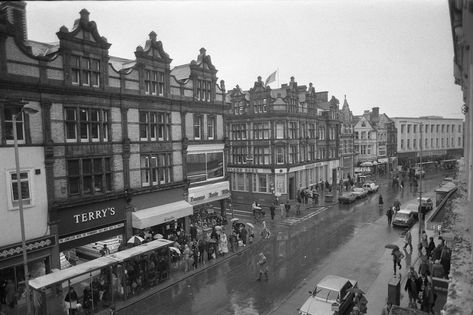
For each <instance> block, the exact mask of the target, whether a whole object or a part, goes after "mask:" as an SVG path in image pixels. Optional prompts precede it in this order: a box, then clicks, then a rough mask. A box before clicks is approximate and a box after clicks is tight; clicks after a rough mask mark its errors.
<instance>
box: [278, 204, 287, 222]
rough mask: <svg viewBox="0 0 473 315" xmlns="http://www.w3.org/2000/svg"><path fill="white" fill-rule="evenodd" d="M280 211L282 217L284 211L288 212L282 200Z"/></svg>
mask: <svg viewBox="0 0 473 315" xmlns="http://www.w3.org/2000/svg"><path fill="white" fill-rule="evenodd" d="M279 212H280V214H281V219H282V218H283V217H284V213H285V212H286V205H285V204H284V202H282V201H281V203H280V204H279Z"/></svg>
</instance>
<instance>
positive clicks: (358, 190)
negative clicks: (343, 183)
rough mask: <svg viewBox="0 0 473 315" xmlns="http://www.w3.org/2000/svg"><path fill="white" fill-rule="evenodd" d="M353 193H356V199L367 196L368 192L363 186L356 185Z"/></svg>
mask: <svg viewBox="0 0 473 315" xmlns="http://www.w3.org/2000/svg"><path fill="white" fill-rule="evenodd" d="M352 193H353V194H355V195H356V199H361V198H365V197H366V196H368V192H367V191H366V190H365V189H364V188H363V187H354V188H353V189H352Z"/></svg>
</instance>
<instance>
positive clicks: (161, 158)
mask: <svg viewBox="0 0 473 315" xmlns="http://www.w3.org/2000/svg"><path fill="white" fill-rule="evenodd" d="M171 182H172V158H171V154H170V153H163V154H149V155H142V156H141V185H142V186H143V187H146V186H156V185H164V184H167V183H171Z"/></svg>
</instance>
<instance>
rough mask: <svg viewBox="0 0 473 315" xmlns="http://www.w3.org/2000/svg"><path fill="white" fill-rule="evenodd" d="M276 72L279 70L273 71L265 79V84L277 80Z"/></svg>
mask: <svg viewBox="0 0 473 315" xmlns="http://www.w3.org/2000/svg"><path fill="white" fill-rule="evenodd" d="M276 72H278V70H276V71H274V72H273V73H271V74H270V75H269V77H268V78H267V79H266V81H264V85H268V84H270V83H271V82H274V81H276Z"/></svg>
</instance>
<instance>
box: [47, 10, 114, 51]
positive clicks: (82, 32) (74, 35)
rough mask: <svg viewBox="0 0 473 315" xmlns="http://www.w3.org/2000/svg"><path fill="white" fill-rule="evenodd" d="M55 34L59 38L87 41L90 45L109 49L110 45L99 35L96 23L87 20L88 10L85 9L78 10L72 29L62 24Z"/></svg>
mask: <svg viewBox="0 0 473 315" xmlns="http://www.w3.org/2000/svg"><path fill="white" fill-rule="evenodd" d="M56 35H57V36H58V38H59V39H61V40H70V41H81V42H82V43H84V42H89V43H90V44H91V45H92V46H99V47H101V48H103V49H109V48H110V46H111V44H109V43H108V42H107V39H106V38H105V37H103V36H100V34H99V32H98V30H97V24H96V23H95V22H94V21H89V11H87V10H86V9H82V10H81V11H80V18H79V19H77V20H75V22H74V27H73V29H72V31H69V29H68V28H67V27H65V26H62V27H61V28H60V29H59V32H57V33H56Z"/></svg>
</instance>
